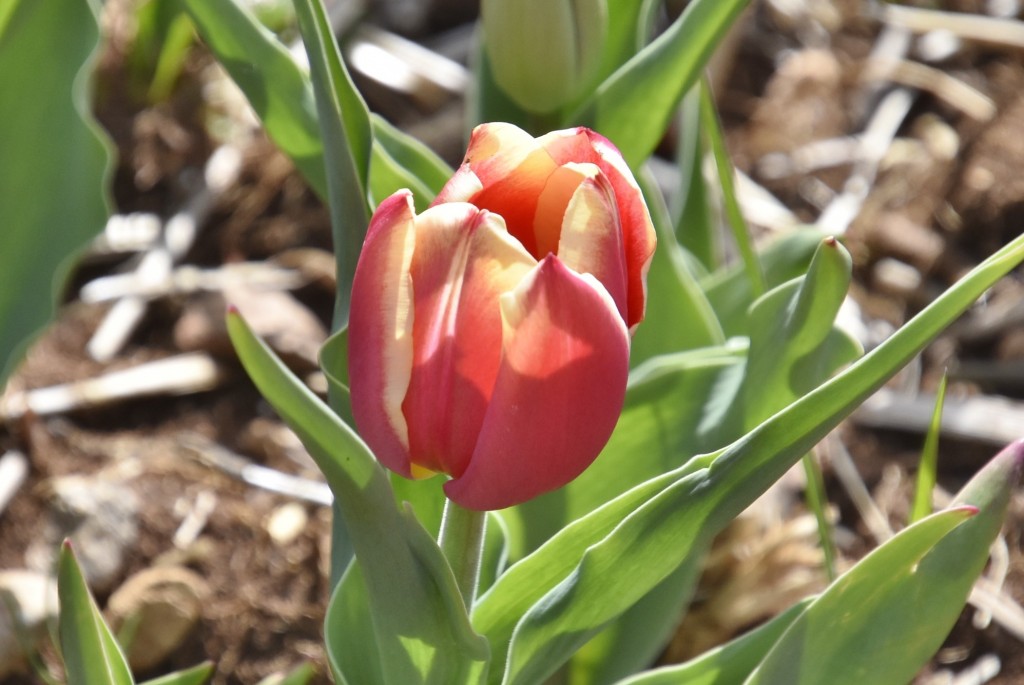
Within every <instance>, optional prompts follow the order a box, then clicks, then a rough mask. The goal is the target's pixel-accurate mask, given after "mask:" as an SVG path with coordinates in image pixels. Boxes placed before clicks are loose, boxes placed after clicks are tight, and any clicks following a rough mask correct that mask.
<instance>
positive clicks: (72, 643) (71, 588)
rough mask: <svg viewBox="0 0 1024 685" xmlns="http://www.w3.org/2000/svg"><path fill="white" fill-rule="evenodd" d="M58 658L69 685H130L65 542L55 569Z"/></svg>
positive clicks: (124, 665)
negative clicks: (57, 597) (57, 598)
mask: <svg viewBox="0 0 1024 685" xmlns="http://www.w3.org/2000/svg"><path fill="white" fill-rule="evenodd" d="M57 594H58V596H59V598H60V617H59V619H58V622H59V625H58V628H59V631H60V647H61V656H62V657H63V660H64V670H65V672H66V675H67V682H68V685H132V684H133V683H134V682H135V681H134V680H133V679H132V674H131V672H130V671H129V670H128V662H127V660H126V659H125V657H124V654H123V653H122V652H121V648H120V647H119V646H118V645H117V641H116V640H114V636H113V635H112V634H111V632H110V629H109V628H108V627H107V624H106V623H104V622H103V616H102V615H100V610H99V608H98V607H97V606H96V601H95V600H94V599H93V597H92V593H90V592H89V588H88V587H87V586H86V584H85V577H84V576H83V575H82V569H81V568H80V567H79V565H78V560H77V559H75V553H74V551H72V549H71V543H70V542H68V541H65V542H64V545H63V546H62V547H61V550H60V561H59V564H58V569H57Z"/></svg>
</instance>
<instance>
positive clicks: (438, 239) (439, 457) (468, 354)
mask: <svg viewBox="0 0 1024 685" xmlns="http://www.w3.org/2000/svg"><path fill="white" fill-rule="evenodd" d="M535 264H536V261H535V260H534V259H533V258H532V257H531V256H530V255H529V254H527V253H526V252H525V251H524V250H523V248H522V246H521V245H519V243H518V242H516V241H515V240H514V239H513V238H512V237H511V236H509V234H508V232H507V231H506V230H505V226H504V224H503V223H502V220H501V217H499V216H497V215H496V214H492V213H490V212H487V211H481V210H478V209H477V208H476V207H474V206H473V205H470V204H466V203H447V204H444V205H438V206H435V207H431V208H430V209H428V210H427V211H425V212H424V213H423V214H421V215H420V216H419V217H418V218H417V219H416V249H415V252H414V254H413V257H412V263H411V265H410V268H409V274H410V276H411V279H412V284H413V288H412V289H413V298H414V300H413V311H414V312H415V316H414V323H413V331H412V337H413V340H414V341H415V342H414V346H413V359H412V373H411V378H410V381H409V384H408V391H407V392H406V395H405V400H404V402H403V404H402V411H403V413H404V415H405V418H406V420H407V421H408V426H409V433H408V434H409V446H410V448H409V449H410V453H411V455H412V460H413V461H414V462H415V463H416V464H418V465H420V466H422V467H424V468H427V469H431V470H433V471H443V472H445V473H449V474H452V475H458V474H461V473H462V472H463V470H464V469H465V468H466V464H467V463H468V462H469V459H470V457H471V456H472V454H473V449H474V447H475V445H476V440H477V435H478V433H479V431H480V426H481V424H482V423H483V420H484V414H485V412H486V410H487V405H488V403H489V402H490V398H491V392H492V389H493V387H494V379H495V377H496V376H497V374H498V367H499V364H500V360H501V340H502V332H501V330H502V324H501V310H500V306H499V297H500V296H501V295H502V294H503V293H505V292H507V291H509V290H511V289H513V288H514V287H515V286H516V284H518V283H519V281H520V280H522V278H523V277H524V276H525V275H526V274H527V273H529V271H530V270H531V269H532V268H533V267H534V265H535Z"/></svg>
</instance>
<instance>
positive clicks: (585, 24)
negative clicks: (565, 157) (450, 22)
mask: <svg viewBox="0 0 1024 685" xmlns="http://www.w3.org/2000/svg"><path fill="white" fill-rule="evenodd" d="M480 12H481V15H482V17H483V24H484V44H485V46H486V49H487V56H488V58H489V59H490V64H491V72H492V74H493V75H494V80H495V81H496V82H497V83H498V85H499V86H500V87H501V89H502V90H504V91H505V92H506V94H508V96H509V97H510V98H512V100H513V101H514V102H515V103H516V104H517V105H519V106H520V107H522V108H523V109H525V110H527V111H529V112H537V113H546V112H552V111H554V110H557V109H558V108H559V107H561V106H562V105H565V104H566V103H569V102H572V101H573V100H575V99H576V98H577V97H579V96H580V95H582V94H583V93H584V92H586V91H587V90H588V89H590V88H592V87H593V86H594V81H595V80H596V79H597V77H598V76H599V71H598V70H599V68H600V66H601V58H602V53H603V50H604V44H605V38H606V34H607V31H608V8H607V0H483V3H482V4H481V8H480Z"/></svg>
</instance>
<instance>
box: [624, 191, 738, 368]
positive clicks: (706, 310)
mask: <svg viewBox="0 0 1024 685" xmlns="http://www.w3.org/2000/svg"><path fill="white" fill-rule="evenodd" d="M640 185H641V188H642V189H643V191H644V197H645V198H646V200H647V205H648V207H649V209H650V212H651V220H652V221H653V222H654V227H655V230H656V231H657V232H658V249H657V250H656V251H655V252H654V258H653V261H652V262H651V269H650V271H649V272H648V274H647V288H648V290H647V292H648V298H647V314H646V317H645V320H644V324H643V325H642V326H640V327H638V328H637V330H636V332H635V333H634V334H633V343H632V347H631V348H630V365H631V366H634V367H635V366H637V365H638V364H640V363H641V362H643V361H645V360H647V359H650V358H651V357H653V356H655V355H658V354H668V353H671V352H678V351H680V350H691V349H696V348H701V347H712V346H716V345H720V344H722V343H723V342H724V341H725V336H724V335H723V334H722V327H721V325H720V324H719V322H718V318H717V316H716V315H715V312H714V311H713V310H712V308H711V304H710V303H709V302H708V299H707V296H706V295H705V294H704V292H703V291H702V290H701V288H700V285H699V283H698V282H697V279H696V277H695V275H694V274H693V273H692V271H691V269H690V267H689V265H688V264H687V260H686V255H685V254H684V252H683V248H682V247H680V246H679V245H678V243H676V240H675V237H674V231H673V227H672V223H671V219H670V218H669V213H668V209H667V208H666V207H665V202H664V199H663V198H662V195H661V191H659V190H658V188H657V186H656V185H655V183H654V181H653V180H652V179H651V178H650V175H649V174H648V173H646V171H645V172H642V173H641V174H640Z"/></svg>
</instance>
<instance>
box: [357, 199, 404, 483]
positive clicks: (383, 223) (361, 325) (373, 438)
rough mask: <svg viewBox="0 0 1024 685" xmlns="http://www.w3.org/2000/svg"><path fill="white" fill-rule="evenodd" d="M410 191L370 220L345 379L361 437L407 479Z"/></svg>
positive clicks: (386, 202) (384, 205)
mask: <svg viewBox="0 0 1024 685" xmlns="http://www.w3.org/2000/svg"><path fill="white" fill-rule="evenodd" d="M415 218H416V215H415V212H414V210H413V203H412V193H410V192H409V191H408V190H400V191H398V192H397V193H395V194H394V195H392V196H391V197H389V198H387V199H386V200H384V201H383V202H381V203H380V206H379V207H378V208H377V211H376V212H375V213H374V215H373V219H372V220H371V221H370V226H369V228H368V229H367V233H366V240H365V241H364V242H363V251H362V254H361V255H360V258H359V264H358V266H357V267H356V273H355V278H354V280H353V283H352V312H351V315H350V318H349V340H348V354H349V357H348V358H349V377H350V388H349V389H350V391H351V393H352V413H353V415H354V418H355V421H356V425H357V426H358V427H359V432H360V434H361V435H362V436H363V439H364V440H366V443H367V444H368V445H369V446H370V449H372V450H373V452H374V454H375V455H376V456H377V459H378V460H380V462H381V463H382V464H384V465H385V466H386V467H388V468H389V469H391V470H392V471H395V472H396V473H400V474H402V475H403V476H406V477H412V471H411V470H410V461H409V432H408V426H407V424H406V421H405V416H404V415H403V414H402V400H403V399H404V397H405V393H406V389H407V388H408V387H409V380H410V378H411V375H412V359H413V340H412V325H413V311H412V282H411V281H410V279H409V265H410V264H411V262H412V255H413V248H414V244H415V230H414V225H415Z"/></svg>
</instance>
